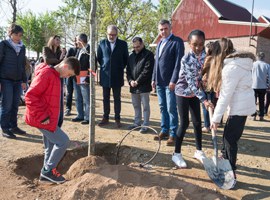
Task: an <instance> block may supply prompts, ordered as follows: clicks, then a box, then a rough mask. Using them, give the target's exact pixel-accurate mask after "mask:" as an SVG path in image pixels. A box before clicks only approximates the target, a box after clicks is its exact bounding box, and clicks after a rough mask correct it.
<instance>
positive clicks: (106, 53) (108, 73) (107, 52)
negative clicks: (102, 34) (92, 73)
mask: <svg viewBox="0 0 270 200" xmlns="http://www.w3.org/2000/svg"><path fill="white" fill-rule="evenodd" d="M128 56H129V55H128V47H127V43H126V42H125V41H123V40H120V39H118V38H117V39H116V42H115V47H114V49H113V51H111V46H110V42H109V41H108V40H107V39H105V40H102V41H100V44H99V46H98V50H97V60H98V63H99V64H100V85H101V86H102V87H122V86H123V85H124V69H125V67H126V65H127V60H128Z"/></svg>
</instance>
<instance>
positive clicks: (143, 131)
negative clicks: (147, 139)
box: [140, 127, 148, 133]
mask: <svg viewBox="0 0 270 200" xmlns="http://www.w3.org/2000/svg"><path fill="white" fill-rule="evenodd" d="M147 131H148V128H146V127H142V128H141V129H140V133H147Z"/></svg>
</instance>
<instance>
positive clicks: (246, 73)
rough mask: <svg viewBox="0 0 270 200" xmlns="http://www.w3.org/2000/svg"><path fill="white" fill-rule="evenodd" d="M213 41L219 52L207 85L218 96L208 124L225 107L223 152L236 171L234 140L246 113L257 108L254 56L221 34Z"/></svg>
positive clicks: (215, 122)
mask: <svg viewBox="0 0 270 200" xmlns="http://www.w3.org/2000/svg"><path fill="white" fill-rule="evenodd" d="M215 45H217V47H218V48H216V49H217V52H219V53H217V54H215V55H213V58H212V59H213V62H212V63H211V70H210V74H209V79H208V86H209V87H211V88H213V89H214V91H219V99H218V101H217V105H216V108H215V111H214V114H213V118H212V121H211V128H213V129H215V130H216V129H217V126H218V123H219V122H220V120H221V117H222V115H223V114H224V112H225V110H226V109H227V108H228V119H227V121H226V124H225V127H224V132H223V149H222V154H223V157H224V158H225V159H228V160H229V161H230V163H231V166H232V169H233V170H234V171H235V170H236V159H237V151H238V146H237V143H238V141H239V139H240V137H241V136H242V133H243V130H244V126H245V122H246V118H247V116H248V115H251V114H252V113H254V112H255V110H256V106H255V103H254V91H253V90H252V75H251V71H252V66H253V61H254V60H255V56H254V55H253V54H252V53H243V52H242V53H241V52H234V49H233V44H232V42H231V41H230V40H229V39H226V38H222V39H221V40H220V41H219V42H218V43H215ZM212 66H214V67H212ZM235 179H236V177H235Z"/></svg>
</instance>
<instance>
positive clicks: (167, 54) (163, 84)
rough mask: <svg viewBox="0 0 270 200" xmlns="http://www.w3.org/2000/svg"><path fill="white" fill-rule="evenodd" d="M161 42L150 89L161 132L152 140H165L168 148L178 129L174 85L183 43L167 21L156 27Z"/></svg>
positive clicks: (172, 144)
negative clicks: (155, 95) (155, 98)
mask: <svg viewBox="0 0 270 200" xmlns="http://www.w3.org/2000/svg"><path fill="white" fill-rule="evenodd" d="M158 29H159V34H160V36H161V41H160V42H159V43H158V45H157V50H156V60H155V66H154V71H153V76H152V87H153V88H155V89H156V91H157V95H158V102H159V107H160V112H161V132H160V134H159V135H158V136H156V137H155V138H154V139H155V140H158V139H159V138H160V139H163V140H164V139H167V138H168V140H167V145H168V146H174V140H175V137H176V131H177V128H178V114H177V108H176V98H175V94H174V88H175V84H176V82H177V80H178V74H179V70H180V65H181V59H182V57H183V55H184V43H183V40H182V39H181V38H179V37H176V36H175V35H173V34H172V33H171V24H170V22H169V21H168V20H161V21H160V22H159V25H158Z"/></svg>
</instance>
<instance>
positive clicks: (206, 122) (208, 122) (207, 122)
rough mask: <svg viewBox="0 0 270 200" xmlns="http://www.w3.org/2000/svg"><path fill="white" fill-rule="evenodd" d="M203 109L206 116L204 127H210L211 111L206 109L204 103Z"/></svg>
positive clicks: (204, 116)
mask: <svg viewBox="0 0 270 200" xmlns="http://www.w3.org/2000/svg"><path fill="white" fill-rule="evenodd" d="M202 110H203V118H204V127H205V128H208V129H209V128H210V119H209V112H208V111H207V110H206V108H205V106H204V104H202Z"/></svg>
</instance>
